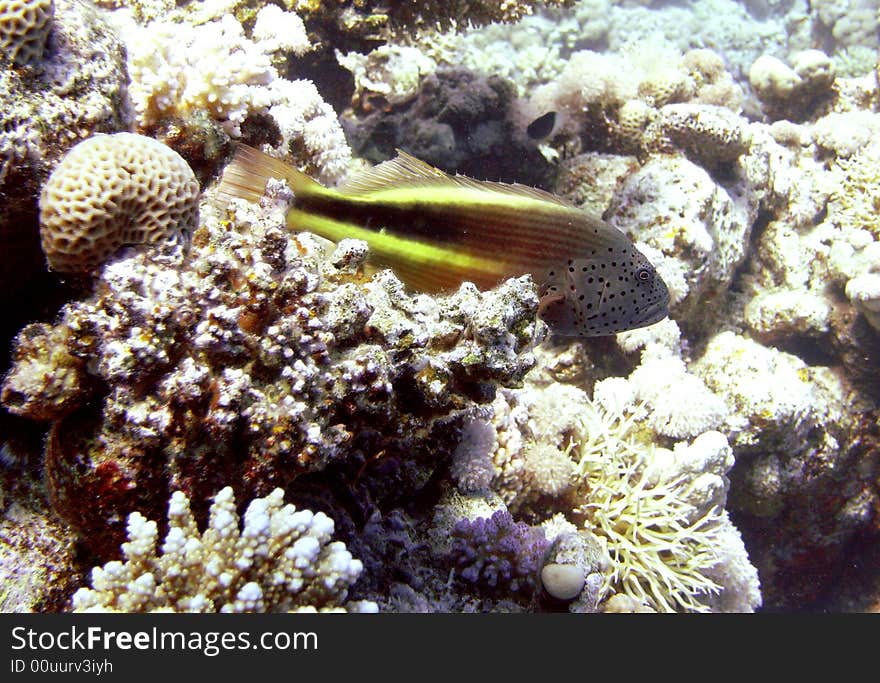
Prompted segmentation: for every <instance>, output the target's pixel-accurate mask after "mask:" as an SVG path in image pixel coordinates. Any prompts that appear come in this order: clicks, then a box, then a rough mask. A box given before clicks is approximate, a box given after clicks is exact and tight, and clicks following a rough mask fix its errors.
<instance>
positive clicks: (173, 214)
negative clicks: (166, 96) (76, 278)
mask: <svg viewBox="0 0 880 683" xmlns="http://www.w3.org/2000/svg"><path fill="white" fill-rule="evenodd" d="M198 200H199V183H198V181H197V180H196V178H195V175H193V172H192V170H191V169H190V167H189V166H188V165H187V163H186V161H184V160H183V158H182V157H181V156H180V155H179V154H177V153H176V152H175V151H173V150H172V149H170V148H168V147H166V146H165V145H163V144H162V143H161V142H157V141H156V140H153V139H152V138H148V137H144V136H142V135H134V134H132V133H116V134H115V135H96V136H95V137H93V138H89V139H88V140H84V141H83V142H80V143H79V144H78V145H76V146H74V147H73V148H72V149H71V150H70V151H69V152H68V153H67V154H66V155H65V156H64V158H63V159H62V160H61V163H59V164H58V165H57V166H56V167H55V170H53V171H52V175H50V176H49V179H48V180H47V181H46V183H45V184H44V185H43V190H42V193H41V195H40V238H41V242H42V245H43V252H44V253H45V254H46V260H47V261H48V264H49V267H50V268H52V269H53V270H58V271H63V272H81V271H86V270H90V269H92V268H95V267H96V266H99V265H102V264H103V263H104V262H105V261H107V259H108V258H109V257H110V256H111V255H112V254H113V253H114V252H115V251H117V250H118V249H119V248H120V247H121V246H123V245H126V244H144V243H147V244H150V243H152V244H156V243H162V242H175V241H178V242H182V241H184V240H185V239H186V237H185V233H188V232H191V231H192V230H193V229H194V228H195V227H196V226H197V225H198Z"/></svg>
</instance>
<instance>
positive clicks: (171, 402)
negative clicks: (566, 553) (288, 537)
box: [3, 184, 538, 555]
mask: <svg viewBox="0 0 880 683" xmlns="http://www.w3.org/2000/svg"><path fill="white" fill-rule="evenodd" d="M289 200H290V193H289V191H288V190H286V189H285V187H284V186H283V185H282V184H276V186H275V189H274V194H273V195H272V198H271V199H268V200H267V201H266V202H264V205H263V207H262V208H259V207H256V206H254V205H249V204H244V203H241V204H238V205H236V206H233V207H230V209H229V210H228V211H227V210H218V209H217V208H216V207H215V206H213V205H212V204H211V203H210V201H208V202H206V203H204V204H203V205H202V207H201V210H202V214H203V217H202V224H201V226H200V228H199V229H198V230H197V231H196V232H195V233H194V234H193V236H192V249H191V253H190V255H189V256H188V257H186V259H185V260H184V259H183V257H182V256H181V255H180V253H179V252H171V253H157V252H151V253H137V254H132V255H123V256H122V257H121V258H118V259H117V260H116V261H114V262H111V263H110V264H108V265H106V266H105V267H104V268H103V270H102V271H101V272H100V276H99V278H98V279H97V281H96V284H95V293H94V294H93V295H92V296H91V297H89V298H87V299H85V300H84V301H81V302H73V303H70V304H68V305H67V306H65V307H64V308H63V310H62V312H61V314H60V317H59V319H58V321H57V323H56V325H55V326H54V327H39V326H38V327H32V328H29V329H28V331H27V333H26V334H25V335H24V336H22V337H21V339H20V344H19V347H18V350H17V351H16V357H17V358H19V359H20V360H19V362H18V363H17V365H16V366H15V367H14V369H13V370H12V371H11V372H10V374H9V375H8V377H7V380H6V383H5V385H4V391H3V396H4V397H5V400H6V403H5V406H6V407H7V409H9V410H10V411H12V412H14V413H16V414H20V415H24V416H27V417H31V418H37V419H45V418H47V417H51V418H52V419H53V420H55V422H54V424H53V427H52V431H51V434H50V438H49V440H48V445H47V461H46V468H47V475H48V478H49V483H50V495H51V498H52V500H53V503H54V505H55V507H56V510H57V511H58V512H59V513H60V514H61V515H62V516H63V517H64V518H65V519H66V520H67V521H68V522H69V523H71V524H72V525H73V526H74V527H75V528H77V529H79V530H80V531H81V532H83V533H84V534H85V535H86V536H87V538H88V539H89V540H90V542H92V543H93V544H94V545H95V546H97V547H96V548H95V549H96V552H98V553H99V554H102V555H106V554H108V553H112V552H113V548H114V546H118V542H119V540H120V539H119V536H120V534H121V532H122V528H121V521H120V522H117V521H113V520H122V519H124V516H125V514H127V510H130V509H132V508H137V509H140V510H142V511H143V512H144V513H145V514H154V512H155V509H156V508H155V506H156V501H157V498H156V496H157V494H158V493H159V492H160V491H162V490H163V489H164V488H165V487H168V488H171V489H177V490H182V491H184V492H185V493H186V494H187V495H188V496H189V497H190V498H191V499H192V500H193V501H194V502H195V501H203V500H205V498H206V497H207V496H208V495H210V494H211V493H212V492H213V491H216V488H217V485H218V483H222V482H224V481H229V482H234V483H233V486H234V487H240V490H241V489H243V490H244V491H245V492H247V493H249V494H250V495H254V494H257V495H259V494H261V493H265V492H266V491H267V490H269V488H271V487H272V486H274V485H275V484H276V483H284V482H290V481H292V480H293V479H295V478H296V477H297V476H298V475H299V474H301V473H304V472H314V471H318V470H321V469H323V468H325V467H327V466H328V465H329V464H331V463H333V464H336V465H341V464H344V463H349V464H351V465H352V466H354V472H352V473H350V476H355V475H356V471H357V469H358V468H360V467H362V466H367V465H368V464H369V463H370V462H372V461H373V460H375V459H381V463H378V464H380V465H381V466H382V467H392V463H408V464H406V465H405V466H403V465H401V467H402V468H403V470H404V472H403V473H401V475H400V476H402V477H404V478H406V477H414V478H415V479H416V480H418V479H420V478H421V477H422V476H425V475H424V474H421V473H419V472H420V469H421V468H426V469H427V471H428V472H430V469H431V468H432V467H435V466H437V465H438V464H439V462H440V461H441V457H440V455H439V454H441V453H444V452H449V451H450V450H451V449H452V448H454V445H455V444H454V443H451V435H450V434H448V433H447V430H448V429H449V427H448V426H447V423H449V421H453V422H454V421H455V419H457V417H456V416H461V415H463V414H465V413H466V412H467V411H469V410H471V409H472V408H473V406H475V405H476V403H484V402H486V401H491V400H492V398H493V397H494V387H495V383H496V382H501V383H515V382H518V381H520V380H521V378H522V377H523V375H524V374H525V372H526V371H527V370H528V369H529V368H530V367H531V365H532V363H533V362H534V359H533V357H532V356H531V354H530V353H529V352H528V348H529V345H530V344H531V343H532V341H533V338H534V337H535V335H536V325H537V324H538V323H537V321H536V318H535V314H536V310H537V303H538V301H537V295H536V292H535V289H534V285H533V284H532V283H531V281H530V280H529V279H528V278H521V279H520V280H511V281H509V282H508V283H506V284H504V285H502V286H501V287H500V288H498V289H497V290H495V291H493V292H489V293H480V292H478V291H477V290H476V288H475V287H473V285H469V284H466V285H463V286H462V287H461V289H460V290H459V292H457V293H456V294H453V295H451V296H448V297H444V298H440V299H437V300H434V299H431V298H429V297H427V296H413V295H410V294H407V293H406V292H405V291H404V288H403V285H402V284H401V283H400V282H399V281H398V280H397V278H396V277H394V275H393V274H392V273H391V272H390V271H384V272H381V273H379V274H377V276H376V277H375V278H374V279H372V280H371V281H369V282H366V281H364V279H363V278H362V277H361V276H360V275H359V274H358V273H359V271H361V270H362V268H363V265H364V259H365V257H366V248H365V245H363V244H361V243H350V242H346V241H344V242H343V243H341V244H340V245H339V247H338V248H337V249H336V250H335V251H334V250H333V249H331V248H329V247H328V246H327V245H326V244H325V243H323V242H319V241H317V240H316V239H315V238H312V237H310V236H309V235H298V236H297V235H292V234H290V233H289V232H288V231H287V230H286V228H284V227H282V226H283V224H284V221H283V214H284V211H285V207H286V205H287V202H289ZM61 340H64V350H61V349H60V348H57V343H58V342H59V341H61ZM56 364H57V365H56ZM45 377H53V378H58V379H57V380H53V381H51V382H49V381H47V380H46V379H45ZM62 378H63V380H62ZM59 383H60V386H59ZM96 409H97V410H96ZM62 413H63V415H62ZM416 463H421V464H420V465H416ZM410 470H412V471H410ZM382 486H383V487H388V490H389V491H394V490H395V486H394V485H393V483H392V478H390V476H389V478H388V479H387V480H386V481H385V482H384V483H383V484H382ZM399 493H400V491H397V492H396V493H395V495H398V494H399ZM84 495H86V496H94V497H95V498H96V499H98V500H101V501H103V503H102V505H98V506H90V507H88V508H83V507H82V506H81V505H79V501H80V500H82V497H83V496H84ZM194 504H195V503H194Z"/></svg>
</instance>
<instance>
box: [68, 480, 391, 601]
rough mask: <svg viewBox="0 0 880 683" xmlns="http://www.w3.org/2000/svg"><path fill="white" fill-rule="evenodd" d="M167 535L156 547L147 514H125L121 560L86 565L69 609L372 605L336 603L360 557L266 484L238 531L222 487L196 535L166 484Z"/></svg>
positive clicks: (183, 500) (322, 520)
mask: <svg viewBox="0 0 880 683" xmlns="http://www.w3.org/2000/svg"><path fill="white" fill-rule="evenodd" d="M168 526H169V529H168V534H167V535H166V536H165V541H164V542H163V544H162V552H161V554H157V553H156V542H157V538H158V529H157V525H156V522H154V521H151V520H148V519H146V518H145V517H144V516H143V515H141V514H140V513H138V512H134V513H132V514H131V515H129V518H128V542H127V543H123V544H122V552H123V555H124V557H125V561H124V562H119V561H113V562H108V563H107V564H105V565H104V566H103V567H95V568H94V569H93V570H92V588H80V589H79V590H78V591H77V592H76V593H74V595H73V610H74V611H75V612H289V611H301V610H306V611H309V610H315V609H319V610H335V609H340V608H342V609H347V610H349V611H375V608H376V607H375V604H374V603H370V602H354V603H347V604H346V603H345V599H346V597H347V595H348V588H349V586H351V584H352V583H354V582H355V581H356V580H357V578H358V576H359V575H360V573H361V571H362V570H363V564H362V563H361V562H360V560H356V559H354V558H352V556H351V553H349V552H348V551H347V550H346V548H345V544H343V543H341V542H339V541H331V540H330V539H331V536H332V534H333V520H332V519H330V518H329V517H327V515H325V514H324V513H323V512H318V513H312V512H311V511H309V510H297V509H296V508H295V507H294V506H293V505H290V504H288V505H284V492H283V491H282V490H281V489H280V488H279V489H275V490H274V491H272V493H270V494H269V495H268V496H266V497H265V498H257V499H255V500H253V501H251V503H250V505H248V508H247V510H246V511H245V513H244V527H243V528H241V529H239V516H238V513H237V512H236V508H235V499H234V497H233V493H232V489H231V488H230V487H228V486H227V487H226V488H224V489H222V490H221V491H220V492H219V493H218V494H217V495H216V496H215V497H214V503H213V504H212V505H211V510H210V517H209V521H208V528H207V529H206V530H205V531H204V532H203V533H199V530H198V527H197V526H196V521H195V518H194V517H193V514H192V512H191V511H190V506H189V499H188V498H187V497H186V496H185V495H184V494H183V493H182V492H180V491H176V492H175V493H174V494H173V495H172V496H171V499H170V501H169V504H168Z"/></svg>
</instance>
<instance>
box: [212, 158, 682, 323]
mask: <svg viewBox="0 0 880 683" xmlns="http://www.w3.org/2000/svg"><path fill="white" fill-rule="evenodd" d="M269 178H283V179H285V180H286V181H287V183H288V184H289V185H290V187H291V189H292V190H293V192H294V194H295V201H294V205H293V206H292V207H291V208H290V210H289V211H288V213H287V224H288V226H289V227H290V228H291V229H292V230H297V231H301V230H302V231H308V232H312V233H315V234H317V235H320V236H322V237H325V238H327V239H329V240H332V241H339V240H341V239H343V238H346V237H349V238H358V239H362V240H364V241H365V242H367V243H368V245H369V247H370V256H369V259H370V262H371V264H372V265H374V266H377V267H383V268H384V267H387V268H391V269H392V270H393V271H394V272H395V274H396V275H397V276H398V277H399V278H400V279H401V280H402V281H403V282H404V283H406V284H407V285H409V286H410V287H412V288H414V289H417V290H419V291H423V292H442V291H449V290H451V289H454V288H457V287H458V285H460V284H461V283H462V282H464V281H466V280H467V281H471V282H473V283H474V284H476V285H477V286H478V287H481V288H483V289H488V288H491V287H494V286H495V285H497V284H499V283H500V282H502V281H503V280H505V279H507V278H510V277H518V276H521V275H524V274H527V273H528V274H530V275H531V276H532V279H533V280H534V281H535V282H536V283H537V284H538V286H539V295H540V297H541V300H540V307H539V312H540V315H541V317H542V318H543V319H544V320H545V322H547V324H548V325H549V326H550V328H551V330H552V331H553V332H554V333H556V334H559V335H562V336H575V337H592V336H600V335H607V334H613V333H616V332H621V331H624V330H629V329H633V328H637V327H644V326H646V325H650V324H652V323H655V322H657V321H659V320H662V319H663V318H664V317H666V315H667V312H668V311H667V306H668V302H669V295H668V292H667V289H666V285H665V284H664V282H663V280H662V278H661V277H660V275H659V274H658V273H657V272H656V270H655V269H654V267H653V266H652V265H651V263H650V262H649V261H648V259H647V258H646V257H645V256H644V255H643V254H641V253H640V252H639V251H638V250H637V249H636V247H635V245H634V244H633V242H632V240H630V239H629V237H627V236H626V235H625V234H624V233H623V232H621V231H620V230H618V229H616V228H614V227H613V226H611V225H609V224H607V223H605V222H604V221H602V220H601V219H600V218H599V217H597V216H594V215H592V214H590V213H588V212H586V211H583V210H582V209H580V208H577V207H575V206H573V205H571V204H569V203H567V202H565V201H564V200H562V199H561V198H559V197H556V196H555V195H552V194H550V193H548V192H544V191H543V190H538V189H534V188H530V187H526V186H523V185H515V184H514V185H509V184H505V183H497V182H489V181H479V180H473V179H471V178H466V177H464V176H450V175H448V174H446V173H444V172H443V171H440V170H438V169H436V168H434V167H432V166H430V165H428V164H425V163H424V162H422V161H419V160H418V159H416V158H415V157H412V156H410V155H408V154H405V153H403V152H399V153H398V156H397V157H396V158H394V159H392V160H390V161H386V162H384V163H382V164H379V165H378V166H376V167H374V168H373V169H371V170H369V171H367V172H366V173H363V174H360V175H358V176H356V177H355V178H353V179H352V180H350V181H349V182H348V183H346V184H345V185H343V186H342V187H340V188H337V189H334V188H327V187H324V186H322V185H321V184H319V183H318V182H316V181H315V180H313V179H312V178H310V177H309V176H307V175H305V174H304V173H302V172H300V171H298V170H297V169H295V168H292V167H290V166H288V165H287V164H285V163H284V162H282V161H280V160H278V159H274V158H273V157H270V156H268V155H266V154H263V153H262V152H259V151H258V150H255V149H252V148H250V147H246V146H243V145H241V146H239V148H238V150H237V152H236V155H235V158H234V159H233V161H232V163H231V164H230V165H229V166H228V167H227V169H226V171H225V172H224V175H223V180H222V182H221V186H220V194H221V195H226V196H234V197H242V198H245V199H250V200H254V201H255V200H258V199H259V198H260V197H261V196H262V194H263V191H264V190H265V186H266V182H267V181H268V179H269Z"/></svg>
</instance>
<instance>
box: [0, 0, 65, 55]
mask: <svg viewBox="0 0 880 683" xmlns="http://www.w3.org/2000/svg"><path fill="white" fill-rule="evenodd" d="M54 14H55V3H54V2H53V1H52V0H0V52H2V53H3V54H5V55H6V56H7V58H8V59H9V60H11V61H12V62H13V63H14V64H17V65H19V66H24V65H25V64H35V63H36V62H39V61H40V60H41V59H42V57H43V52H44V50H45V49H46V43H47V41H48V39H49V33H50V32H51V30H52V17H53V16H54Z"/></svg>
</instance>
